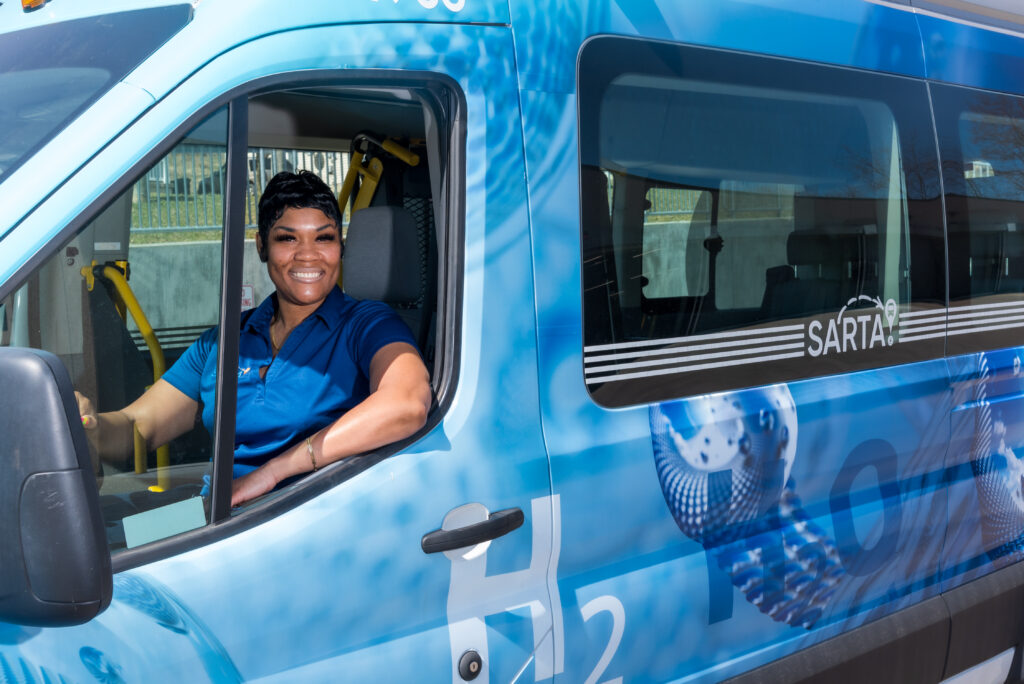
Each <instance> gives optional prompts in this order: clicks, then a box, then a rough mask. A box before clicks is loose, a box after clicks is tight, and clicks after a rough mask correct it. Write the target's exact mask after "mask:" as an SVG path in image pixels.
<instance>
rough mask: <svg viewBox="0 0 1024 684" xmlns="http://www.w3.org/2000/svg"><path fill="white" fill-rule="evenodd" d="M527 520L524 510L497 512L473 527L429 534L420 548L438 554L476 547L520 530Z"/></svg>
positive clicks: (421, 541)
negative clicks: (466, 547)
mask: <svg viewBox="0 0 1024 684" xmlns="http://www.w3.org/2000/svg"><path fill="white" fill-rule="evenodd" d="M525 519H526V518H525V516H524V515H523V511H522V509H519V508H506V509H504V510H500V511H495V512H494V513H491V514H490V515H488V516H487V520H483V521H481V522H478V523H473V524H472V525H466V526H465V527H457V528H455V529H454V530H434V531H433V532H427V533H426V534H425V535H423V539H421V540H420V548H421V549H423V553H438V552H439V551H452V550H453V549H461V548H463V547H465V546H475V545H477V544H481V543H483V542H485V541H490V540H492V539H497V538H498V537H501V536H504V535H506V534H508V533H509V532H511V531H513V530H516V529H518V528H519V527H520V526H522V524H523V521H524V520H525Z"/></svg>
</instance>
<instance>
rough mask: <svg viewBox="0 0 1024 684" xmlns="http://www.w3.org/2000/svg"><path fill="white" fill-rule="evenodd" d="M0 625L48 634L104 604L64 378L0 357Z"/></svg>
mask: <svg viewBox="0 0 1024 684" xmlns="http://www.w3.org/2000/svg"><path fill="white" fill-rule="evenodd" d="M0 549H3V554H2V555H0V621H5V622H11V623H16V624H23V625H40V626H47V627H57V626H66V625H77V624H81V623H83V622H88V621H89V620H91V619H92V618H93V617H95V616H96V615H98V614H99V613H100V611H102V610H103V609H105V608H106V607H107V606H108V605H109V604H110V598H111V593H112V589H111V587H112V584H113V576H112V574H111V570H110V550H109V549H108V547H107V541H106V534H105V532H104V526H103V517H102V515H101V513H100V506H99V491H98V487H97V485H96V479H95V476H94V475H93V471H92V465H91V459H90V457H89V450H88V445H87V443H86V438H85V431H84V430H83V428H82V425H81V422H80V419H79V416H78V406H77V404H76V402H75V398H74V391H73V389H72V387H71V380H70V378H69V377H68V373H67V370H66V369H65V368H64V365H63V364H62V363H61V362H60V360H59V359H57V357H56V356H54V355H53V354H50V353H49V352H44V351H39V350H36V349H22V348H11V347H2V348H0Z"/></svg>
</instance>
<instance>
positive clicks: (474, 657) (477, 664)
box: [459, 651, 484, 682]
mask: <svg viewBox="0 0 1024 684" xmlns="http://www.w3.org/2000/svg"><path fill="white" fill-rule="evenodd" d="M483 667H484V661H483V660H482V659H481V658H480V654H479V653H477V652H476V651H466V652H465V653H463V654H462V657H461V658H460V659H459V676H460V677H462V678H463V679H464V680H466V681H467V682H471V681H473V680H474V679H476V677H477V675H478V674H480V670H482V669H483Z"/></svg>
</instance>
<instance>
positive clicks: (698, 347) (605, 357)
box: [584, 331, 804, 363]
mask: <svg viewBox="0 0 1024 684" xmlns="http://www.w3.org/2000/svg"><path fill="white" fill-rule="evenodd" d="M802 339H804V334H803V331H801V332H800V333H798V334H796V335H774V336H772V337H765V338H763V339H760V340H734V341H732V342H717V343H715V344H693V345H687V346H681V347H667V348H665V349H655V350H653V351H641V352H623V353H619V354H591V355H589V356H588V355H585V356H584V360H585V361H586V362H587V363H603V362H605V361H616V360H618V359H639V358H642V357H645V356H664V355H666V354H676V355H679V354H683V353H689V352H693V351H704V350H707V349H722V348H724V347H743V346H747V347H749V346H750V345H751V344H752V343H759V344H770V343H773V342H786V341H789V340H802Z"/></svg>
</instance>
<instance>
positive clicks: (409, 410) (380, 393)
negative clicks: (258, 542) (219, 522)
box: [231, 342, 431, 506]
mask: <svg viewBox="0 0 1024 684" xmlns="http://www.w3.org/2000/svg"><path fill="white" fill-rule="evenodd" d="M430 401H431V393H430V376H429V375H428V373H427V368H426V366H424V365H423V361H422V360H421V359H420V355H419V353H418V352H417V351H416V348H415V347H413V346H412V345H410V344H407V343H405V342H393V343H391V344H388V345H385V346H384V347H381V348H380V350H378V351H377V353H376V354H374V355H373V359H372V361H371V362H370V395H369V396H368V397H367V398H366V399H364V400H363V401H362V402H360V403H359V404H358V405H356V406H354V407H353V408H352V409H351V410H349V411H348V412H347V413H345V415H343V416H342V417H341V418H339V419H338V420H336V421H334V422H333V423H331V424H330V425H328V426H327V427H325V428H324V429H322V430H320V431H319V432H317V433H316V434H315V435H313V436H312V438H311V439H310V445H311V446H312V450H313V454H312V457H311V456H310V453H309V448H307V446H306V441H305V440H303V441H301V442H299V443H298V444H295V445H293V446H292V447H290V448H289V449H288V450H286V451H284V452H283V453H281V454H279V455H278V456H275V457H274V458H272V459H270V460H269V461H267V462H266V463H264V464H263V465H262V466H260V467H259V468H257V469H256V470H254V471H252V472H251V473H248V474H247V475H245V476H243V477H240V478H238V479H237V480H235V481H234V483H233V488H232V494H231V505H232V506H237V505H239V504H241V503H244V502H245V501H248V500H249V499H253V498H255V497H257V496H260V495H261V494H265V493H267V492H269V491H270V490H271V489H273V488H274V487H276V486H277V483H278V482H281V481H282V480H284V479H287V478H289V477H292V476H294V475H300V474H302V473H306V472H309V471H311V470H313V469H314V460H315V462H316V468H318V469H319V468H322V467H324V466H325V465H327V464H328V463H333V462H335V461H338V460H341V459H342V458H345V457H347V456H352V455H354V454H361V453H363V452H365V451H370V450H372V449H376V448H377V447H381V446H384V445H385V444H390V443H392V442H397V441H398V440H400V439H404V438H406V437H408V436H409V435H411V434H413V433H415V432H416V431H417V430H419V429H420V428H421V427H423V425H424V423H426V421H427V412H428V411H429V410H430Z"/></svg>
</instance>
